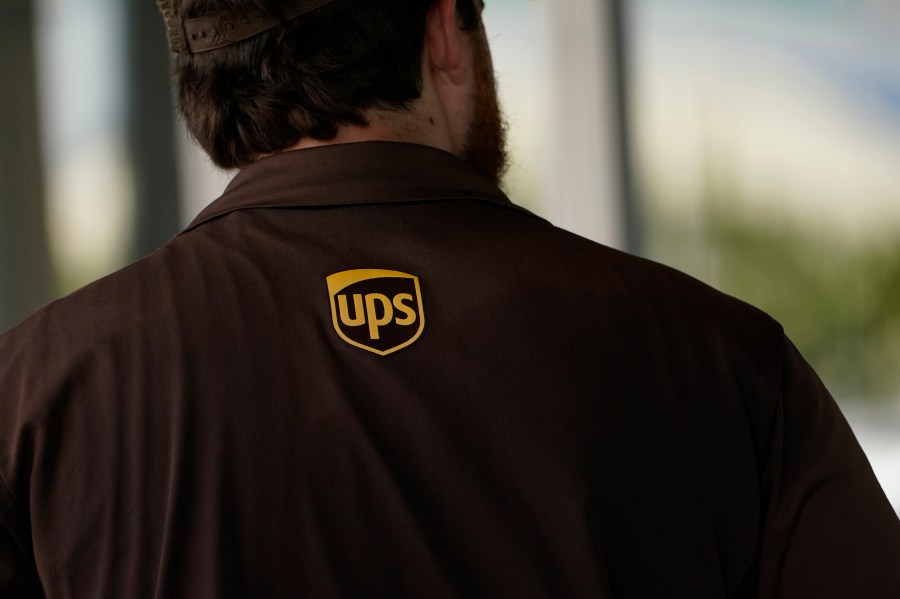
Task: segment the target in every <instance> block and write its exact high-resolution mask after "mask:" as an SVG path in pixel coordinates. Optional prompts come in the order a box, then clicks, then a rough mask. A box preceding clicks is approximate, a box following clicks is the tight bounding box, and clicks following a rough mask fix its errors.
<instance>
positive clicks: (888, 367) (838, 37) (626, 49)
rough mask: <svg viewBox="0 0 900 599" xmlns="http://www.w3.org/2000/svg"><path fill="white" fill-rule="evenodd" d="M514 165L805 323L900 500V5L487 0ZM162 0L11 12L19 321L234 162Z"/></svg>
mask: <svg viewBox="0 0 900 599" xmlns="http://www.w3.org/2000/svg"><path fill="white" fill-rule="evenodd" d="M485 22H486V26H487V29H488V35H489V38H490V40H491V43H492V47H493V52H494V58H495V67H496V71H497V75H498V82H499V88H500V92H501V101H502V103H503V105H504V109H505V111H506V113H507V116H508V118H509V120H510V142H511V150H512V157H513V160H512V168H511V170H510V172H509V174H508V176H507V178H506V180H505V183H504V186H505V188H506V189H507V190H508V191H509V193H510V195H511V196H512V197H513V198H514V200H516V201H517V202H519V203H522V204H524V205H525V206H526V207H528V208H529V209H531V210H534V211H535V212H538V213H539V214H541V215H543V216H545V217H547V218H549V219H550V220H551V221H552V222H554V223H555V224H557V225H559V226H562V227H563V228H567V229H571V230H573V231H575V232H577V233H579V234H582V235H585V236H587V237H591V238H593V239H595V240H597V241H600V242H602V243H605V244H607V245H611V246H613V247H618V248H622V249H627V250H630V251H634V252H637V253H640V254H643V255H645V256H647V257H649V258H652V259H654V260H657V261H661V262H664V263H667V264H670V265H672V266H675V267H677V268H679V269H681V270H684V271H686V272H688V273H690V274H692V275H694V276H696V277H698V278H700V279H702V280H704V281H706V282H709V283H710V284H712V285H714V286H716V287H718V288H720V289H722V290H724V291H726V292H728V293H731V294H733V295H736V296H738V297H740V298H742V299H744V300H746V301H749V302H750V303H753V304H755V305H757V306H759V307H761V308H762V309H764V310H766V311H767V312H769V313H770V314H772V315H773V316H774V317H775V318H777V319H778V320H779V321H780V322H782V324H783V325H784V326H785V328H786V330H787V332H788V334H789V335H790V336H791V338H792V339H793V340H794V341H795V343H796V344H797V345H798V346H799V347H800V349H801V351H802V352H803V354H804V355H805V356H806V357H807V358H808V359H809V360H810V362H811V363H812V364H813V366H814V367H815V368H816V370H817V371H818V372H819V374H820V375H821V376H822V378H823V379H824V380H825V382H826V384H827V385H828V386H829V388H830V389H831V390H832V391H833V392H834V394H835V396H836V398H837V400H838V401H839V402H840V403H841V405H842V407H844V410H845V412H846V413H847V414H848V416H849V417H850V419H851V422H853V424H854V428H855V430H856V431H857V433H858V434H859V436H860V439H861V441H862V443H863V445H864V447H865V448H866V449H867V451H868V452H869V455H870V458H871V459H872V462H873V464H874V465H875V467H876V469H877V471H878V472H879V476H880V477H881V480H882V482H883V484H884V485H885V487H886V489H887V490H888V492H889V494H890V495H891V497H892V500H893V501H894V502H895V505H897V506H900V416H897V414H900V407H898V406H900V3H897V2H894V1H886V0H628V1H627V2H626V1H625V0H490V1H489V2H487V7H486V11H485ZM168 61H169V54H168V50H167V48H166V42H165V37H164V30H163V27H162V23H161V20H160V19H159V18H158V17H157V15H156V9H155V6H154V3H153V2H152V0H3V2H2V3H0V76H2V78H3V79H2V80H3V81H4V85H3V86H2V87H0V331H3V330H6V329H7V328H9V327H10V326H12V325H13V324H14V323H15V322H17V321H19V320H20V319H22V318H24V317H25V316H26V315H27V314H28V313H29V312H31V311H32V310H34V309H36V308H37V307H39V306H40V305H42V304H43V303H46V302H47V301H50V300H52V299H53V298H55V297H59V296H60V295H63V294H65V293H68V292H70V291H72V290H74V289H76V288H78V287H80V286H82V285H84V284H86V283H88V282H89V281H91V280H94V279H96V278H98V277H100V276H103V275H104V274H107V273H109V272H111V271H113V270H115V269H117V268H119V267H121V266H123V265H124V264H127V263H128V262H130V261H132V260H135V259H137V258H139V257H140V256H143V255H145V254H147V253H149V252H151V251H153V249H154V248H155V247H157V246H158V245H160V244H162V243H164V242H165V241H166V240H167V239H168V238H169V237H171V236H172V235H174V234H176V233H177V231H178V230H179V228H180V227H182V226H184V225H185V224H186V223H187V222H188V221H189V220H190V219H191V218H192V216H193V215H194V214H196V213H197V212H198V211H199V210H200V209H202V208H203V207H204V206H205V205H206V204H207V203H209V202H210V201H212V200H214V199H215V198H216V196H217V195H218V194H219V192H220V191H221V190H222V189H223V188H224V186H225V185H226V184H227V182H228V180H229V179H230V177H231V176H233V173H225V172H220V171H217V170H216V169H215V168H213V167H212V165H211V164H210V163H209V161H208V160H207V159H206V158H205V156H204V155H203V153H202V152H201V151H199V150H198V149H197V148H195V147H194V146H192V145H191V143H190V141H189V140H188V138H187V135H186V134H185V132H184V131H183V128H182V127H181V125H180V124H179V123H178V121H177V119H176V118H175V116H174V114H173V110H172V102H171V97H170V92H169V90H168V86H167V81H168V71H169V63H168Z"/></svg>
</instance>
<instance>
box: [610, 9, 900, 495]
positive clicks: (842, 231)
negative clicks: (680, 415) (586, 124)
mask: <svg viewBox="0 0 900 599" xmlns="http://www.w3.org/2000/svg"><path fill="white" fill-rule="evenodd" d="M627 7H628V9H629V12H628V17H627V19H626V22H627V26H626V33H627V36H628V39H629V42H630V43H629V53H628V55H629V56H628V57H629V70H628V72H629V78H630V86H629V92H630V98H631V103H630V106H629V111H630V120H629V123H630V130H631V131H632V137H633V138H632V144H633V165H634V168H633V170H634V179H635V185H636V187H637V189H638V195H639V197H640V199H641V212H642V214H643V224H644V227H645V239H646V246H645V253H646V254H647V255H648V256H649V257H650V258H652V259H655V260H658V261H661V262H664V263H668V264H670V265H672V266H674V267H676V268H678V269H680V270H683V271H686V272H688V273H690V274H692V275H694V276H696V277H698V278H700V279H701V280H704V281H707V282H709V283H711V284H712V285H714V286H715V287H717V288H719V289H722V290H723V291H725V292H727V293H730V294H733V295H736V296H737V297H739V298H741V299H744V300H746V301H748V302H750V303H752V304H754V305H756V306H758V307H760V308H762V309H763V310H765V311H767V312H768V313H770V314H771V315H773V316H774V317H775V318H776V319H778V320H779V321H780V322H781V323H782V324H783V325H784V327H785V329H786V331H787V333H788V335H789V336H790V337H791V338H792V339H793V341H794V342H795V343H796V344H797V345H798V346H799V348H800V350H801V351H802V352H803V354H804V355H805V356H806V358H807V359H808V360H809V361H810V362H811V363H812V365H813V366H814V367H815V369H816V370H817V372H818V373H819V374H820V376H821V377H822V378H823V379H824V381H825V383H826V385H827V386H828V387H829V389H830V390H831V391H832V393H833V394H834V395H835V398H836V399H837V400H838V401H839V402H840V403H841V405H842V408H843V409H844V411H845V413H847V414H848V417H849V418H850V420H851V423H852V424H853V425H854V429H855V430H856V432H857V435H858V436H859V438H860V441H861V443H862V444H863V447H864V448H865V449H866V450H867V452H868V454H869V457H870V460H871V461H872V463H873V466H874V467H875V469H876V472H877V473H878V474H879V476H880V478H881V480H882V484H883V485H884V486H885V490H886V491H887V492H888V494H889V496H891V498H892V500H893V501H894V504H895V506H897V508H898V509H900V434H898V431H900V58H898V57H900V4H898V3H896V2H892V1H884V0H857V1H855V2H839V1H837V0H793V1H788V0H780V1H779V0H768V1H761V0H755V1H750V0H732V1H729V2H722V1H721V0H631V1H630V2H629V3H628V5H627Z"/></svg>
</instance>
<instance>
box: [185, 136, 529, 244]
mask: <svg viewBox="0 0 900 599" xmlns="http://www.w3.org/2000/svg"><path fill="white" fill-rule="evenodd" d="M442 200H443V201H445V200H476V201H484V202H490V203H493V204H497V205H499V206H502V207H505V208H508V209H510V210H515V211H518V212H521V213H524V214H527V215H530V216H534V215H533V214H532V213H530V212H528V211H527V210H525V209H524V208H521V207H519V206H516V205H515V204H513V203H512V202H510V200H509V198H507V197H506V195H505V194H504V193H503V192H502V191H500V189H498V188H497V187H496V186H495V185H493V184H492V183H491V182H490V181H489V180H488V179H486V178H485V177H483V176H482V175H480V174H479V173H478V172H477V171H475V170H474V169H473V168H472V167H470V166H469V165H468V164H467V163H466V162H464V161H462V160H460V159H459V158H457V157H456V156H454V155H453V154H450V153H449V152H445V151H443V150H440V149H437V148H432V147H430V146H423V145H418V144H410V143H397V142H386V141H372V142H361V143H349V144H334V145H327V146H321V147H316V148H309V149H304V150H294V151H290V152H282V153H279V154H275V155H272V156H269V157H267V158H263V159H261V160H258V161H257V162H254V163H253V164H251V165H250V166H248V167H246V168H244V169H243V170H241V172H240V173H238V175H237V176H236V177H235V178H234V179H233V180H232V181H231V183H230V184H229V185H228V187H227V188H226V189H225V192H224V193H223V194H222V196H221V197H220V198H219V199H217V200H215V201H214V202H212V203H211V204H210V205H209V206H207V207H206V208H205V209H204V210H203V211H202V212H200V214H199V215H198V216H197V218H195V219H194V220H193V222H191V224H190V225H188V227H187V229H186V231H190V230H191V229H193V228H195V227H198V226H200V225H202V224H204V223H207V222H209V221H211V220H213V219H216V218H219V217H220V216H224V215H225V214H228V213H231V212H234V211H236V210H245V209H250V208H277V207H312V206H351V205H362V204H387V203H391V204H402V203H414V202H415V203H421V202H433V201H442ZM535 218H537V217H535Z"/></svg>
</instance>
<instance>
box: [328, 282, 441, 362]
mask: <svg viewBox="0 0 900 599" xmlns="http://www.w3.org/2000/svg"><path fill="white" fill-rule="evenodd" d="M326 281H327V282H328V295H329V296H330V298H331V320H332V322H333V323H334V330H335V331H337V334H338V335H340V336H341V339H343V340H344V341H346V342H347V343H349V344H350V345H355V346H356V347H359V348H362V349H364V350H367V351H370V352H372V353H376V354H378V355H379V356H386V355H388V354H392V353H394V352H395V351H398V350H401V349H403V348H404V347H406V346H408V345H411V344H412V343H414V342H415V341H416V339H418V338H419V337H420V336H421V335H422V331H423V330H424V329H425V311H424V310H423V308H422V291H421V289H420V288H419V279H418V277H414V276H412V275H408V274H406V273H402V272H397V271H394V270H370V269H363V270H345V271H344V272H339V273H335V274H333V275H331V276H330V277H327V278H326Z"/></svg>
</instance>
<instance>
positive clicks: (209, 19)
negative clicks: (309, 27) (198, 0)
mask: <svg viewBox="0 0 900 599" xmlns="http://www.w3.org/2000/svg"><path fill="white" fill-rule="evenodd" d="M331 1H332V0H296V1H295V2H293V3H292V4H290V5H289V6H288V7H287V8H286V9H285V10H284V11H283V13H282V14H281V15H274V14H271V13H268V12H266V11H264V10H262V9H261V8H259V7H257V6H247V7H243V8H240V9H236V10H230V11H227V12H220V13H213V14H209V15H204V16H201V17H194V18H191V19H182V18H181V2H182V0H156V4H157V5H158V6H159V10H160V12H161V13H162V16H163V19H164V20H165V22H166V36H167V37H168V39H169V48H170V49H171V50H172V52H175V53H177V54H200V53H201V52H209V51H210V50H217V49H219V48H224V47H226V46H230V45H232V44H236V43H238V42H241V41H243V40H246V39H249V38H251V37H253V36H255V35H259V34H260V33H262V32H264V31H268V30H269V29H272V28H273V27H277V26H278V25H281V24H283V23H287V22H288V21H292V20H293V19H296V18H297V17H300V16H303V15H305V14H307V13H309V12H312V11H314V10H315V9H317V8H319V7H321V6H324V5H326V4H328V3H329V2H331Z"/></svg>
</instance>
